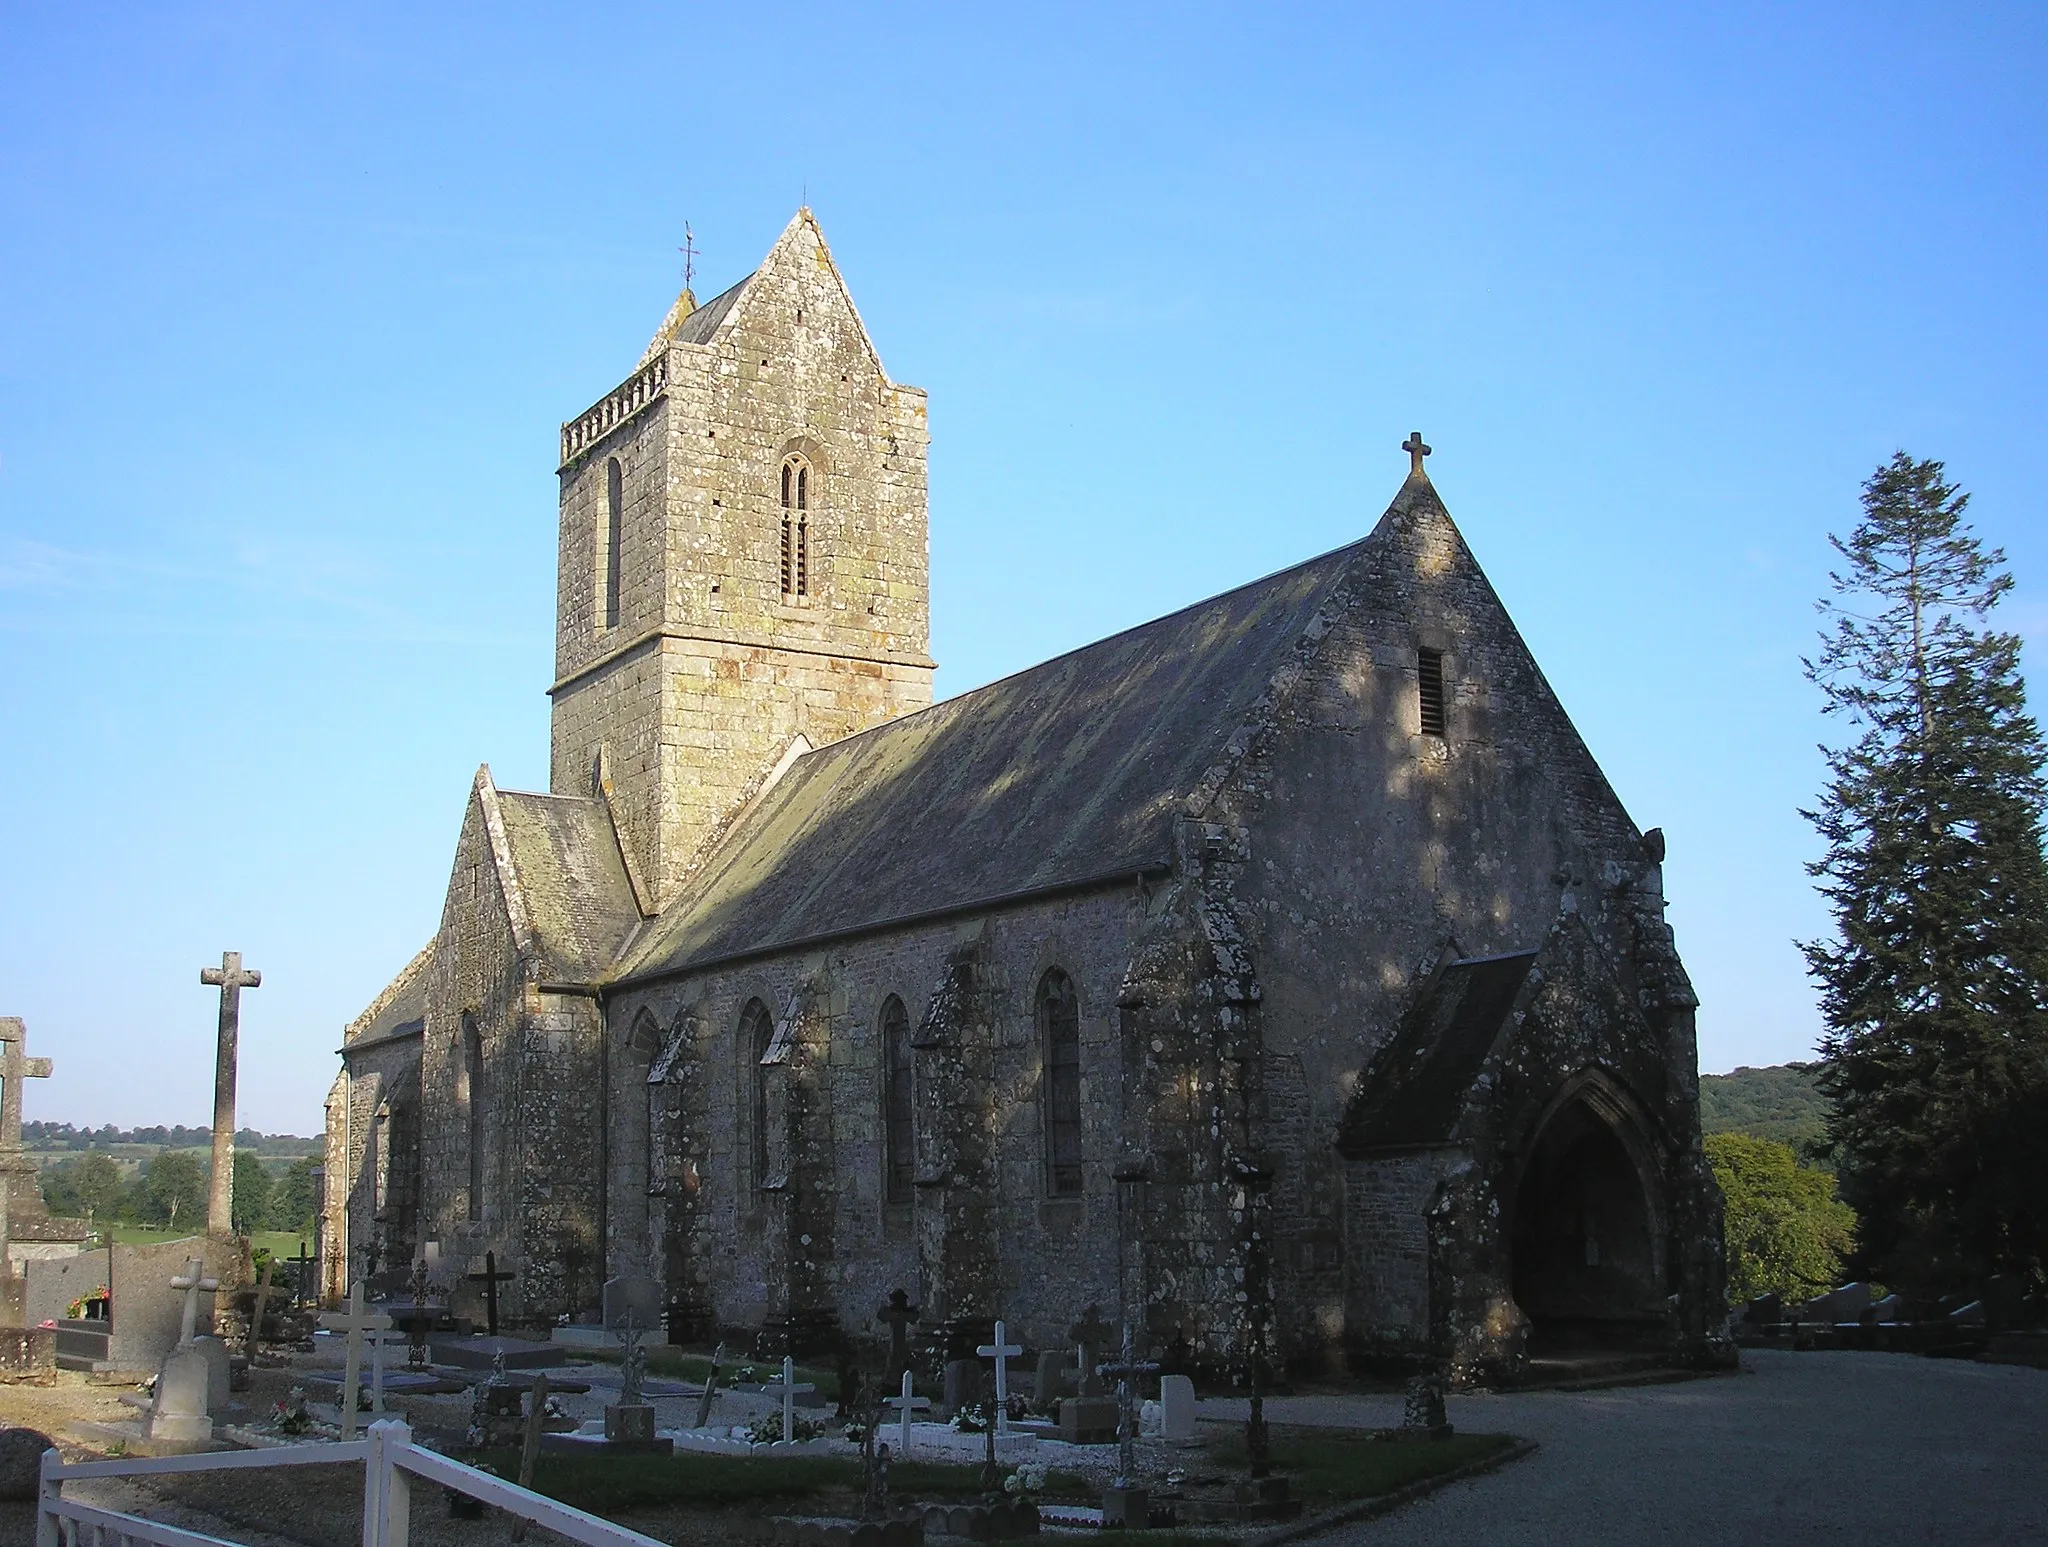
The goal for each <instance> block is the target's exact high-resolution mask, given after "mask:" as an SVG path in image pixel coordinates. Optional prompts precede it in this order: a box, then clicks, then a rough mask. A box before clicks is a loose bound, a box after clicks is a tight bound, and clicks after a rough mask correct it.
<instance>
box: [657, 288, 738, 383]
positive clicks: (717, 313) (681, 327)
mask: <svg viewBox="0 0 2048 1547" xmlns="http://www.w3.org/2000/svg"><path fill="white" fill-rule="evenodd" d="M753 280H754V276H753V275H752V274H749V275H748V276H747V277H746V278H745V279H743V280H741V281H740V282H739V283H738V284H736V285H729V286H727V287H726V288H725V289H723V290H721V291H719V292H718V294H717V295H715V296H713V297H712V298H711V299H710V300H708V301H706V302H705V303H704V304H703V305H702V306H699V305H698V304H697V298H696V297H695V296H694V295H692V294H691V293H690V292H689V291H688V290H685V291H684V292H683V293H682V294H681V295H679V296H677V297H676V300H675V304H674V305H673V306H671V307H670V308H669V309H668V315H667V316H666V317H664V318H662V319H661V326H660V327H658V328H656V329H655V330H654V337H653V338H652V339H651V340H649V341H648V345H647V352H646V353H645V354H643V355H641V356H640V364H642V365H645V364H646V363H647V362H648V361H649V360H652V359H653V358H654V357H655V356H656V355H657V354H659V353H660V352H661V351H662V350H664V349H666V348H667V347H668V346H669V345H670V344H672V343H674V344H708V343H710V342H711V335H712V334H713V333H715V332H717V331H718V325H719V324H720V323H721V322H723V321H725V316H726V313H727V312H729V311H731V310H732V309H733V304H734V303H735V302H736V301H738V300H739V298H740V293H741V292H742V291H744V290H745V289H746V288H747V286H748V285H750V284H752V283H753Z"/></svg>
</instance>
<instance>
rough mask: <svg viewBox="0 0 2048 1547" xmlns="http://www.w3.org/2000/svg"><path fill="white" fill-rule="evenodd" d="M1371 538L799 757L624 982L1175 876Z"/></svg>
mask: <svg viewBox="0 0 2048 1547" xmlns="http://www.w3.org/2000/svg"><path fill="white" fill-rule="evenodd" d="M1372 540H1373V539H1371V538H1367V539H1365V540H1364V541H1363V542H1360V543H1355V544H1352V545H1351V546H1349V547H1345V548H1340V549H1338V550H1336V551H1335V552H1334V553H1329V554H1325V555H1323V556H1322V557H1320V558H1316V559H1311V560H1309V561H1308V562H1307V563H1304V564H1298V565H1296V566H1294V567H1293V568H1291V569H1286V570H1282V571H1281V572H1280V573H1278V574H1276V575H1271V576H1268V577H1267V578H1266V579H1264V580H1259V581H1254V582H1253V583H1251V584H1250V585H1245V586H1240V587H1238V588H1237V589H1236V590H1233V591H1227V592H1225V593H1224V594H1223V595H1221V596H1217V597H1213V598H1211V599H1210V600H1208V601H1205V602H1199V603H1197V604H1196V605H1194V606H1192V607H1187V608H1183V609H1182V610H1181V611H1179V612H1176V613H1172V614H1170V615H1168V616H1167V617H1164V618H1160V619H1157V620H1155V621H1153V622H1151V623H1147V624H1144V625H1142V626H1140V627H1138V628H1134V629H1130V630H1128V631H1126V632H1124V633H1121V634H1117V635H1113V636H1112V637H1110V638H1108V639H1105V640H1102V641H1100V642H1098V643H1096V644H1092V645H1089V646H1087V647H1086V648H1085V649H1081V650H1076V651H1073V652H1071V653H1070V654H1067V655H1062V656H1059V657H1056V658H1055V659H1053V660H1050V661H1047V662H1045V663H1044V664H1043V665H1040V666H1035V667H1033V668H1031V669H1030V670H1028V671H1024V672H1020V673H1018V674H1017V675H1016V676H1014V677H1006V678H1004V679H1002V680H1001V681H999V682H994V683H991V684H989V685H988V686H987V687H983V688H979V689H976V690H975V691H974V692H971V693H964V694H962V695H961V696H960V697H958V698H954V699H948V700H947V701H945V702H944V703H940V704H935V705H933V706H932V707H931V708H929V709H925V710H921V711H919V712H918V713H916V714H912V715H906V716H904V717H903V718H901V719H898V720H892V721H890V722H888V723H887V724H884V725H880V726H877V727H875V728H874V729H872V730H869V731H865V732H863V733H861V734H859V735H857V736H850V737H847V738H846V739H845V740H842V741H837V742H833V743H831V744H829V745H827V746H825V747H822V748H820V749H819V750H817V751H815V752H812V753H809V754H808V755H806V756H804V757H802V758H799V759H797V760H796V762H795V763H793V764H792V765H791V766H790V768H789V770H788V771H787V772H786V773H784V774H783V776H782V777H781V779H779V780H778V781H777V782H775V783H774V784H773V785H771V786H770V787H769V788H768V789H767V790H766V791H765V792H764V793H763V794H762V795H761V796H760V797H759V798H758V799H757V800H756V801H755V803H754V804H753V806H752V807H751V808H750V809H749V810H747V811H746V812H745V813H744V814H743V815H742V816H741V818H740V819H739V821H738V822H737V823H736V824H735V826H734V829H733V831H732V832H731V833H730V834H729V835H728V836H727V838H726V839H725V841H724V842H723V843H722V844H720V846H719V847H718V849H717V850H716V852H714V854H713V855H712V856H711V858H710V860H709V861H708V863H707V864H706V865H705V866H704V868H703V869H702V870H701V871H700V872H699V873H698V874H697V876H696V877H695V878H694V879H693V881H692V882H691V884H690V886H689V889H688V891H687V893H686V894H685V896H684V897H683V898H682V899H681V900H679V901H678V902H677V903H676V904H675V905H674V906H673V907H671V908H670V909H669V910H668V912H667V914H666V915H665V916H664V917H663V918H662V919H661V920H660V921H659V922H658V923H657V924H656V925H655V926H654V927H653V928H652V929H651V930H650V931H649V932H648V934H647V935H646V937H645V939H644V940H643V941H642V942H641V943H639V944H638V945H637V946H636V948H635V950H634V952H633V955H632V957H631V959H630V960H628V961H627V962H625V963H623V964H622V967H623V971H622V973H621V976H622V977H625V978H637V977H645V976H652V975H656V974H662V973H668V972H676V971H683V970H688V969H690V968H694V967H700V966H706V965H709V964H710V963H712V962H716V961H721V960H728V959H731V958H733V957H737V956H744V955H753V954H757V953H763V952H767V951H773V950H779V949H786V948H788V947H790V946H794V945H798V944H801V943H803V942H806V941H812V940H818V939H824V938H829V937H832V936H834V935H841V934H848V933H854V932H858V931H862V930H866V929H872V928H877V927H881V926H885V925H888V924H892V923H898V922H903V921H907V920H910V919H915V918H923V917H929V916H931V915H934V914H938V913H944V912H948V911H952V910H956V909H964V908H970V907H976V906H987V905H992V904H995V903H998V902H1001V901H1003V900H1005V899H1010V898H1015V897H1020V896H1025V895H1030V894H1032V893H1038V892H1045V891H1051V890H1056V889H1060V888H1064V887H1070V886H1076V885H1083V884H1086V883H1088V882H1091V881H1097V880H1102V881H1107V880H1110V879H1114V878H1116V877H1119V876H1127V875H1131V874H1134V873H1137V872H1139V871H1143V870H1147V869H1152V868H1164V867H1165V866H1166V865H1167V863H1168V862H1169V861H1170V859H1171V857H1172V852H1173V838H1172V822H1173V818H1174V814H1175V812H1176V811H1177V810H1178V809H1179V808H1180V807H1181V805H1182V803H1183V802H1184V801H1185V800H1186V799H1187V798H1188V796H1189V795H1190V793H1191V792H1192V791H1194V790H1195V789H1196V788H1197V786H1198V785H1199V784H1200V783H1201V781H1202V778H1203V775H1204V774H1205V773H1207V772H1208V771H1209V770H1210V769H1211V768H1212V767H1213V766H1214V765H1215V764H1216V763H1217V762H1218V761H1219V760H1221V759H1222V758H1224V757H1225V756H1226V755H1227V751H1228V744H1229V742H1230V740H1231V737H1232V736H1233V734H1234V733H1235V732H1236V731H1237V729H1238V727H1239V726H1240V725H1241V724H1242V723H1243V722H1244V720H1245V719H1246V717H1247V716H1248V715H1249V714H1250V712H1251V711H1252V709H1253V707H1254V706H1255V705H1256V704H1257V702H1258V701H1259V699H1260V698H1261V697H1262V696H1264V695H1265V694H1266V693H1267V692H1268V691H1269V689H1270V688H1271V685H1272V682H1273V678H1274V676H1275V674H1276V673H1277V672H1278V671H1279V670H1280V669H1281V668H1282V666H1283V665H1285V664H1286V663H1288V662H1289V661H1290V660H1291V659H1292V657H1293V652H1294V649H1295V646H1296V645H1297V643H1298V642H1299V641H1300V640H1301V639H1302V637H1303V635H1304V634H1305V633H1306V632H1307V630H1308V629H1309V626H1310V624H1311V622H1312V620H1313V619H1314V618H1315V615H1316V613H1317V612H1318V610H1319V609H1320V608H1321V607H1322V605H1323V604H1324V602H1325V601H1326V600H1327V599H1328V597H1329V596H1330V594H1331V592H1332V591H1333V590H1334V589H1335V588H1336V586H1337V585H1338V583H1339V581H1340V580H1341V579H1342V577H1343V575H1344V573H1345V571H1346V570H1347V569H1348V568H1349V566H1350V564H1351V562H1352V560H1353V559H1354V558H1355V557H1356V555H1357V554H1358V553H1359V552H1360V551H1361V550H1362V549H1363V548H1364V547H1365V546H1366V545H1367V544H1369V543H1370V542H1371V541H1372Z"/></svg>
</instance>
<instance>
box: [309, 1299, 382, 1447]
mask: <svg viewBox="0 0 2048 1547" xmlns="http://www.w3.org/2000/svg"><path fill="white" fill-rule="evenodd" d="M320 1325H321V1326H323V1327H325V1328H326V1329H327V1330H328V1331H329V1332H346V1333H347V1334H348V1353H347V1355H346V1357H345V1358H344V1359H343V1360H342V1366H341V1437H342V1438H343V1439H344V1440H352V1439H354V1438H355V1437H356V1382H357V1381H359V1380H361V1379H362V1374H363V1334H364V1333H365V1332H374V1333H382V1332H388V1331H390V1330H391V1318H390V1317H389V1316H386V1315H385V1314H384V1313H383V1312H382V1311H367V1312H366V1311H365V1310H364V1309H363V1285H362V1281H361V1280H360V1279H359V1280H357V1281H356V1283H354V1284H353V1285H351V1286H350V1288H349V1292H348V1314H347V1315H345V1316H344V1315H342V1314H341V1313H340V1312H338V1311H329V1312H328V1313H327V1314H326V1315H325V1316H322V1317H321V1318H320ZM383 1355H384V1340H383V1338H381V1337H379V1338H378V1339H377V1340H376V1343H375V1345H374V1347H373V1350H372V1353H371V1360H372V1379H373V1380H374V1381H375V1383H376V1384H375V1386H374V1387H373V1388H372V1389H371V1392H370V1403H371V1406H372V1407H374V1408H379V1409H381V1408H382V1407H383V1405H384V1357H383Z"/></svg>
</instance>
